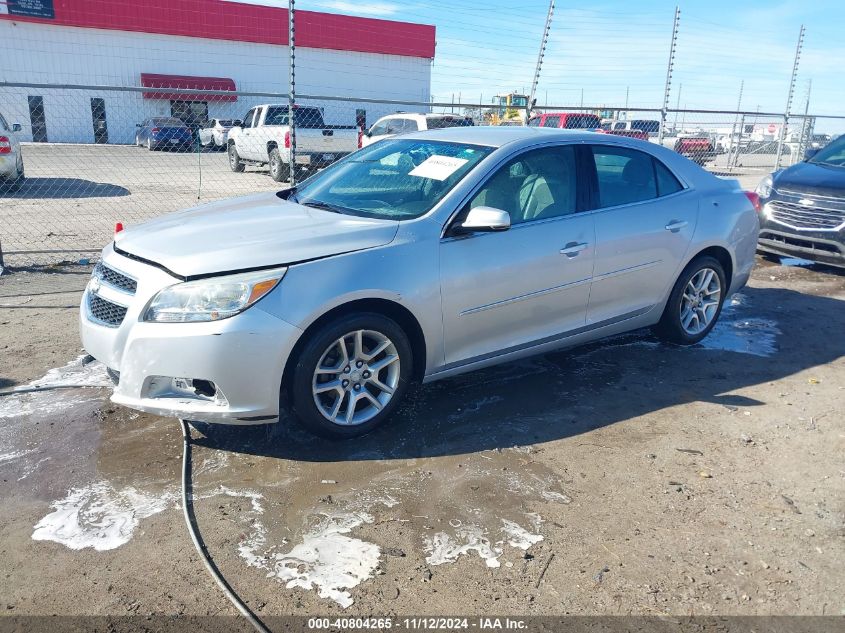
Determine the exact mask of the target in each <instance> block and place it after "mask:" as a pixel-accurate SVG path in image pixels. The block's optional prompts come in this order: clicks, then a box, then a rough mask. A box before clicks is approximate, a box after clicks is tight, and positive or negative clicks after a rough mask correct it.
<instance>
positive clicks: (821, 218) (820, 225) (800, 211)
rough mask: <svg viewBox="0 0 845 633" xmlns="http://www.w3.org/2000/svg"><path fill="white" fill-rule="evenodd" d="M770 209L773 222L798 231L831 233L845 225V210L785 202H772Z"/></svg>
mask: <svg viewBox="0 0 845 633" xmlns="http://www.w3.org/2000/svg"><path fill="white" fill-rule="evenodd" d="M769 208H770V210H771V214H772V219H773V220H775V221H776V222H780V223H781V224H785V225H787V226H791V227H794V228H796V229H816V230H827V231H830V230H832V229H836V228H838V227H840V226H842V224H845V210H840V209H829V208H827V207H817V206H807V205H803V204H796V203H794V202H786V201H784V200H773V201H771V202H770V203H769Z"/></svg>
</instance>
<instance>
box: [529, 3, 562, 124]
mask: <svg viewBox="0 0 845 633" xmlns="http://www.w3.org/2000/svg"><path fill="white" fill-rule="evenodd" d="M554 12H555V0H549V12H548V13H547V14H546V26H545V27H544V28H543V38H542V39H541V40H540V52H539V53H538V55H537V66H536V67H535V68H534V81H532V82H531V93H530V94H529V95H528V106H527V107H526V108H525V120H526V121H528V119H530V118H531V110H532V109H533V108H534V95H535V94H536V93H537V83H538V82H539V81H540V68H541V67H542V66H543V56H544V55H545V54H546V44H548V43H549V33H550V32H551V30H552V16H553V15H554Z"/></svg>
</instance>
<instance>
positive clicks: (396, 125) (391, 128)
mask: <svg viewBox="0 0 845 633" xmlns="http://www.w3.org/2000/svg"><path fill="white" fill-rule="evenodd" d="M404 132H405V119H388V120H387V133H388V134H403V133H404Z"/></svg>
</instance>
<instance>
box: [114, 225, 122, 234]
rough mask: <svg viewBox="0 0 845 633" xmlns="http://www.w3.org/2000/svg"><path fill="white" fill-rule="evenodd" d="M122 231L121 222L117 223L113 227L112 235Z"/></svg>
mask: <svg viewBox="0 0 845 633" xmlns="http://www.w3.org/2000/svg"><path fill="white" fill-rule="evenodd" d="M122 230H123V222H118V223H116V224H115V225H114V234H115V235H117V234H118V233H120V232H121V231H122Z"/></svg>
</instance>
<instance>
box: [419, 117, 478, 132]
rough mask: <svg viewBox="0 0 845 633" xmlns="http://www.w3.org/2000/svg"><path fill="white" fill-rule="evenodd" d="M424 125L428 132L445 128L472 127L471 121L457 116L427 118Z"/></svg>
mask: <svg viewBox="0 0 845 633" xmlns="http://www.w3.org/2000/svg"><path fill="white" fill-rule="evenodd" d="M426 124H427V125H428V129H429V130H440V129H442V128H446V127H467V126H469V125H472V119H468V118H466V117H457V116H438V117H428V118H427V119H426Z"/></svg>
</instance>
